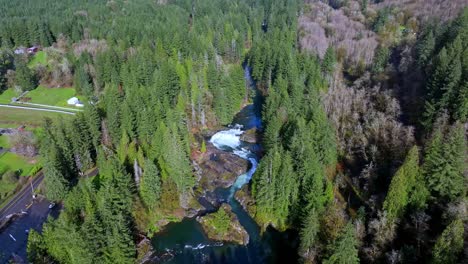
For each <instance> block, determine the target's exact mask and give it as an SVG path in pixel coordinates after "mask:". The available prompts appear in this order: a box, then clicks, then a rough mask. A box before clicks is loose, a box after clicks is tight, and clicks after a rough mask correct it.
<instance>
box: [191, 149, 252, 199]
mask: <svg viewBox="0 0 468 264" xmlns="http://www.w3.org/2000/svg"><path fill="white" fill-rule="evenodd" d="M197 163H198V166H199V169H200V172H199V173H200V174H201V175H200V181H199V184H200V187H201V189H202V190H204V191H213V190H215V189H216V188H218V187H221V188H228V187H230V186H231V185H233V184H234V182H235V181H236V179H237V176H239V175H241V174H243V173H245V172H246V171H247V170H248V169H249V162H248V161H247V160H245V159H242V158H240V157H238V156H236V155H234V154H232V153H229V152H225V151H222V150H219V149H217V148H216V147H215V146H213V144H211V143H210V142H206V152H205V153H203V154H202V155H201V156H200V157H199V160H198V161H197Z"/></svg>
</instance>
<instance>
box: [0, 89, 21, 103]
mask: <svg viewBox="0 0 468 264" xmlns="http://www.w3.org/2000/svg"><path fill="white" fill-rule="evenodd" d="M17 96H18V94H16V92H15V91H14V90H13V89H6V90H5V91H3V92H2V93H0V104H9V103H10V102H11V98H13V97H17Z"/></svg>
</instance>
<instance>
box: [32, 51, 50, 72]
mask: <svg viewBox="0 0 468 264" xmlns="http://www.w3.org/2000/svg"><path fill="white" fill-rule="evenodd" d="M39 64H42V65H47V54H46V53H45V51H43V50H41V51H39V52H37V53H36V54H35V55H34V57H33V59H32V60H31V61H30V62H29V63H28V66H29V67H30V68H34V67H36V66H37V65H39Z"/></svg>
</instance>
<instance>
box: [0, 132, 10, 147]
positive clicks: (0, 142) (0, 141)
mask: <svg viewBox="0 0 468 264" xmlns="http://www.w3.org/2000/svg"><path fill="white" fill-rule="evenodd" d="M9 147H10V142H9V138H8V136H6V135H0V148H9Z"/></svg>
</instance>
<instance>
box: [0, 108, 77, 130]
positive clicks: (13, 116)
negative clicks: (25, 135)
mask: <svg viewBox="0 0 468 264" xmlns="http://www.w3.org/2000/svg"><path fill="white" fill-rule="evenodd" d="M59 116H61V117H63V118H64V119H65V118H70V117H71V116H69V115H64V114H60V113H53V112H42V111H35V110H27V109H13V108H3V107H2V108H0V127H3V128H7V127H18V126H21V125H26V126H32V127H38V126H41V125H42V124H43V121H44V118H46V117H48V118H51V119H57V118H59Z"/></svg>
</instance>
